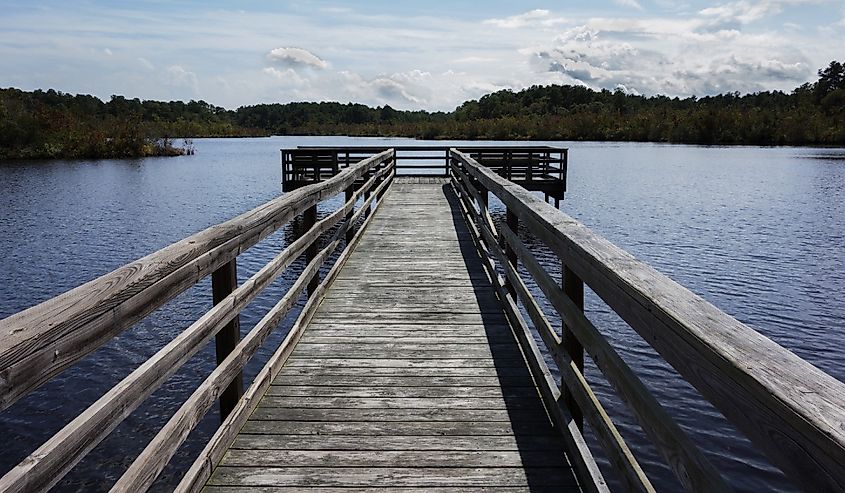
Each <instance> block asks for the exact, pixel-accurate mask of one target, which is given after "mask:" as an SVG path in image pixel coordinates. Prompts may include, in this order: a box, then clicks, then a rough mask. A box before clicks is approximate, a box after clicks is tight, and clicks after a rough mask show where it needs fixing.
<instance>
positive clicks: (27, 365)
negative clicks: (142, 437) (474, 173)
mask: <svg viewBox="0 0 845 493" xmlns="http://www.w3.org/2000/svg"><path fill="white" fill-rule="evenodd" d="M394 167H395V159H394V152H393V151H392V150H386V151H383V152H381V153H379V154H377V155H374V156H371V157H369V158H367V159H364V160H362V161H360V162H358V163H356V164H353V165H351V166H349V167H347V168H346V169H344V170H343V171H342V172H340V173H339V174H337V175H335V176H334V177H332V178H330V179H328V180H326V181H323V182H321V183H316V184H313V185H309V186H307V187H303V188H300V189H298V190H296V191H294V192H291V193H289V194H285V195H283V196H281V197H280V198H277V199H275V200H272V201H270V202H267V203H266V204H264V205H261V206H259V207H257V208H255V209H253V210H252V211H249V212H247V213H245V214H242V215H240V216H238V217H236V218H234V219H232V220H230V221H227V222H225V223H222V224H218V225H216V226H212V227H210V228H208V229H206V230H204V231H201V232H199V233H197V234H195V235H193V236H190V237H188V238H185V239H184V240H181V241H179V242H176V243H174V244H172V245H170V246H168V247H165V248H163V249H162V250H159V251H158V252H155V253H153V254H151V255H148V256H146V257H143V258H141V259H138V260H137V261H135V262H132V263H130V264H128V265H126V266H123V267H121V268H119V269H117V270H115V271H113V272H111V273H109V274H106V275H104V276H102V277H100V278H98V279H95V280H93V281H91V282H89V283H87V284H84V285H82V286H80V287H78V288H75V289H73V290H71V291H68V292H67V293H65V294H62V295H60V296H58V297H56V298H53V299H51V300H48V301H45V302H43V303H41V304H40V305H37V306H35V307H32V308H30V309H27V310H24V311H23V312H20V313H18V314H15V315H12V316H11V317H9V318H6V319H4V320H2V321H0V409H5V408H7V407H8V406H10V405H12V404H13V403H14V402H15V401H16V400H18V399H19V398H21V397H22V396H24V395H26V394H27V393H29V392H31V391H32V390H34V389H36V388H37V387H38V386H40V385H41V384H43V383H44V382H46V381H48V380H49V379H50V378H52V377H53V376H55V375H57V374H58V373H60V372H61V371H63V370H65V369H66V368H68V367H69V366H71V365H73V364H74V363H75V362H76V361H78V360H79V359H80V358H82V357H84V356H85V355H87V354H89V353H91V352H92V351H94V350H95V349H97V348H98V347H100V346H101V345H102V344H104V343H105V342H107V341H108V340H110V339H111V338H113V337H114V336H115V335H117V334H119V333H120V332H121V331H123V330H124V329H126V328H128V327H130V326H131V325H133V324H134V323H136V322H137V321H139V320H141V319H142V318H144V317H145V316H147V315H148V314H150V313H151V312H152V311H153V310H155V309H156V308H158V307H160V306H162V305H164V304H165V303H166V302H167V301H169V300H171V299H173V298H174V297H175V296H177V295H178V294H179V293H181V292H183V291H185V290H186V289H187V288H189V287H190V286H192V285H193V284H195V283H196V282H198V281H199V280H200V279H202V278H203V277H205V276H207V275H209V274H211V275H212V291H213V297H214V306H213V307H212V308H211V309H210V310H209V311H208V312H206V313H205V314H204V315H203V316H202V317H200V318H199V319H198V320H197V321H196V322H194V323H193V324H192V325H191V326H190V327H188V328H187V329H185V330H184V331H183V332H182V333H180V334H179V335H178V336H177V337H176V338H174V339H173V340H172V341H171V342H170V343H168V344H167V345H165V346H164V347H163V348H162V349H161V350H159V351H158V352H157V353H156V354H155V355H153V356H152V357H151V358H149V359H148V360H147V361H146V362H145V363H143V364H142V365H141V366H139V367H138V368H137V369H136V370H135V371H133V372H132V373H131V374H130V375H129V376H127V377H126V378H124V379H123V380H122V381H121V382H120V383H118V384H117V385H115V386H114V387H113V388H112V389H111V390H109V391H108V392H107V393H106V394H105V395H103V396H102V397H101V398H100V399H99V400H97V401H96V402H95V403H93V404H92V405H91V406H89V407H88V408H87V409H86V410H85V411H84V412H82V414H80V415H79V416H77V417H76V418H75V419H74V420H73V421H71V422H70V423H69V424H67V425H66V426H65V427H64V428H62V430H60V431H59V432H58V433H56V434H55V435H54V436H53V437H52V438H50V439H49V440H48V441H47V442H45V443H44V444H43V445H42V446H41V447H39V448H38V449H37V450H36V451H35V452H33V453H32V454H31V455H30V456H29V457H27V458H26V459H25V460H24V461H22V462H21V463H20V464H19V465H17V466H16V467H14V468H13V469H12V470H11V471H9V472H8V473H7V474H6V475H5V476H3V478H0V491H4V492H6V491H10V492H23V491H27V492H28V491H45V490H47V489H49V488H50V487H52V486H53V485H54V484H56V483H57V482H58V481H59V480H60V479H61V478H62V477H63V476H64V475H65V474H66V473H67V472H68V471H69V470H70V469H71V468H73V466H74V465H75V464H77V463H78V462H79V461H80V460H81V459H82V458H83V457H84V456H85V455H86V454H87V453H88V452H89V451H91V449H93V448H94V447H95V446H96V445H97V444H98V443H99V442H100V441H101V440H102V439H103V438H105V437H106V436H107V435H108V434H109V433H110V432H111V431H112V430H113V429H114V428H115V427H116V426H117V425H118V424H119V423H120V422H121V421H123V419H125V418H126V417H127V416H128V415H129V414H131V413H132V411H133V410H135V409H136V408H137V407H138V406H139V405H140V404H141V403H142V402H143V401H144V400H145V399H146V398H147V397H149V396H150V394H152V393H153V392H154V391H155V390H156V389H157V388H159V387H160V386H161V385H162V384H163V383H164V382H165V381H166V380H167V379H168V378H169V377H170V376H171V375H172V374H173V373H174V372H175V371H176V370H177V369H178V368H179V367H180V366H181V365H182V364H184V363H185V362H186V361H187V360H188V359H190V358H191V357H192V356H193V355H194V354H195V353H196V352H197V351H199V350H200V349H201V348H202V347H204V345H205V343H206V342H208V341H209V340H210V339H211V338H212V337H216V338H217V339H216V342H217V357H218V361H217V363H218V364H217V367H216V368H215V369H214V371H213V372H212V373H211V375H209V376H208V378H206V379H205V381H203V382H202V383H201V384H200V386H199V387H198V388H197V389H196V391H194V393H193V394H191V396H190V397H189V398H188V399H187V400H186V401H185V403H184V404H183V405H182V406H181V407H180V408H179V410H178V411H177V412H176V414H175V415H173V417H171V418H170V420H169V421H168V422H167V423H166V424H165V425H164V427H163V428H162V429H161V431H159V433H158V434H157V435H156V436H155V437H154V438H153V439H152V441H151V442H150V443H149V444H148V445H147V447H146V448H145V449H144V451H143V452H142V453H141V454H140V455H139V456H138V458H137V459H136V460H135V461H134V462H133V463H132V465H131V466H130V467H129V469H128V470H127V471H126V473H125V474H124V475H123V477H121V478H120V480H119V481H118V482H117V483H116V484H115V485H114V487H113V490H112V491H133V492H134V491H144V490H146V489H147V488H148V487H149V486H150V485H151V484H152V483H153V481H154V480H155V478H156V477H157V476H158V474H159V473H160V472H161V470H162V469H163V468H164V466H165V465H166V464H167V463H168V461H169V460H170V458H171V457H172V456H173V454H174V453H175V452H176V450H177V448H178V447H179V446H180V445H181V444H182V443H183V442H184V441H185V439H186V438H187V436H188V434H189V433H190V431H191V430H192V429H193V428H194V427H195V426H196V425H197V423H198V422H199V420H200V419H201V418H202V417H203V416H204V415H205V413H206V412H207V411H208V410H209V409H210V408H211V406H212V405H213V404H214V402H215V400H217V399H220V403H221V416H222V417H224V418H225V420H224V421H223V424H222V425H221V428H219V429H218V432H217V434H216V435H215V436H214V438H213V439H212V441H211V442H210V443H209V444H208V445H207V446H206V449H205V450H204V451H203V454H202V455H201V456H200V457H199V458H198V459H197V461H196V462H195V464H194V467H192V468H191V469H190V471H189V473H188V475H186V477H185V479H184V480H183V483H184V484H185V485H186V486H184V487H182V488H187V489H191V488H194V489H196V486H195V485H197V484H198V485H199V486H201V485H202V482H201V481H199V480H197V478H198V477H200V476H201V475H202V474H203V473H204V471H206V465H207V463H208V459H209V457H211V456H213V455H214V454H220V453H222V452H221V449H220V444H221V443H224V441H223V439H224V438H225V437H226V436H227V435H226V433H232V430H233V429H235V428H233V425H232V423H237V422H238V420H242V419H245V417H244V411H243V410H244V409H249V406H250V405H254V403H255V402H256V401H257V398H256V396H260V395H261V394H262V393H263V390H264V389H265V388H266V387H267V386H268V385H269V383H270V381H271V380H272V377H271V376H272V375H275V373H276V372H278V369H279V368H280V366H281V363H283V362H284V359H285V358H286V355H287V353H288V352H289V351H290V348H292V347H293V345H294V344H295V343H296V341H297V340H298V338H299V335H300V333H301V329H302V327H303V326H304V325H305V324H306V323H307V321H308V319H309V317H310V316H311V314H312V313H313V310H314V308H315V307H316V306H317V304H318V303H319V301H320V299H321V298H322V295H323V293H324V292H325V289H326V286H327V285H328V283H329V282H330V281H331V279H332V278H333V277H334V276H335V275H336V274H337V271H338V270H339V269H340V267H341V266H342V265H343V263H344V262H345V260H346V258H347V257H348V255H349V253H350V252H351V250H352V248H353V246H354V244H355V243H356V242H357V241H358V239H359V238H360V235H361V234H362V232H363V230H364V229H365V228H366V226H367V224H368V223H369V219H370V218H371V217H372V216H371V215H370V213H371V211H372V210H373V207H378V206H379V205H380V203H381V195H382V194H383V193H384V192H385V191H386V189H387V187H388V186H389V185H390V183H391V181H392V179H393V177H394V176H395V169H394ZM342 192H345V198H346V200H345V203H344V204H343V205H342V206H341V207H340V208H338V209H337V210H335V211H334V212H331V213H330V214H329V215H328V216H326V217H325V218H324V219H321V220H319V221H317V204H318V203H320V202H322V201H324V200H326V199H328V198H331V197H333V196H335V195H337V194H339V193H342ZM359 199H363V202H362V205H361V206H360V207H359V208H358V209H357V210H356V209H355V205H356V203H357V202H358V200H359ZM299 214H302V215H303V219H304V221H303V222H304V229H305V231H304V232H303V233H302V234H301V235H300V236H299V237H298V238H297V239H296V240H295V241H293V242H292V243H291V244H290V245H287V247H286V248H285V249H284V250H283V251H282V252H281V253H279V254H278V255H277V256H276V257H275V258H273V259H272V260H271V261H270V262H269V263H267V264H266V265H265V266H264V267H263V268H261V269H260V270H259V271H258V272H257V273H256V274H255V275H253V276H252V277H250V278H249V279H248V280H247V281H246V282H244V283H243V284H242V285H240V286H237V276H236V258H237V256H238V255H239V254H241V253H243V252H244V251H245V250H246V249H247V248H249V247H251V246H252V245H254V244H256V243H257V242H258V241H260V240H261V239H263V238H265V237H267V236H268V235H270V234H271V233H273V232H274V231H277V230H278V229H279V228H281V227H282V226H284V225H285V224H287V223H288V222H289V221H290V220H291V219H293V218H294V217H295V216H297V215H299ZM362 218H364V221H363V223H362V224H361V227H360V228H359V229H358V231H357V232H356V231H355V230H354V229H353V227H354V225H355V224H357V223H358V222H359V220H360V219H362ZM333 227H336V229H335V230H334V233H333V235H332V236H331V237H330V239H328V242H327V245H326V246H325V247H324V248H322V249H321V250H319V251H318V245H319V244H318V240H319V239H320V238H321V236H322V235H324V234H325V233H327V232H329V231H330V230H331V229H332V228H333ZM344 240H345V243H346V246H345V248H344V250H343V251H342V253H341V254H340V256H339V258H338V260H337V261H336V262H335V263H334V266H333V267H332V269H331V270H330V271H329V274H328V276H327V278H326V279H325V280H323V281H322V282H320V279H319V272H320V267H321V266H322V265H323V264H324V263H325V262H326V261H327V260H329V259H330V257H331V256H332V254H333V253H334V252H335V251H336V250H337V248H338V246H339V245H340V244H341V243H342V242H344ZM303 254H304V256H305V259H306V264H307V265H306V266H305V267H304V269H303V271H302V272H301V273H300V275H299V277H298V278H297V280H296V281H295V282H294V283H293V285H292V286H291V288H290V289H289V290H288V291H287V293H286V294H285V295H284V296H283V297H282V298H281V299H280V300H279V301H278V302H277V303H276V305H275V306H273V307H272V308H271V309H270V311H268V312H267V314H266V315H265V316H264V317H263V318H262V319H261V320H260V321H259V322H258V323H257V324H256V326H255V327H254V328H253V329H252V330H251V331H250V332H249V333H248V334H247V335H246V336H245V337H244V338H243V339H242V340H241V339H240V334H239V328H238V315H239V313H240V312H241V310H243V309H244V308H245V307H246V306H247V305H248V304H249V303H250V302H251V301H252V300H254V299H255V298H256V296H258V295H259V294H260V293H261V292H262V290H264V289H265V288H266V287H267V286H269V285H270V284H271V283H272V282H273V280H275V279H276V278H278V276H279V275H280V274H282V273H283V272H284V271H285V269H287V268H288V267H289V266H290V265H291V264H292V263H293V262H294V261H295V260H296V259H297V258H298V257H300V256H301V255H303ZM304 290H307V291H308V294H309V299H308V302H307V303H306V305H305V308H303V310H302V312H301V313H300V315H299V318H298V319H297V320H296V322H295V323H294V326H293V328H292V329H291V330H290V332H289V333H288V335H287V336H286V337H285V339H284V341H283V342H282V343H281V346H280V347H279V348H278V349H277V351H276V353H275V354H274V355H273V356H272V357H271V359H270V362H269V363H268V364H267V365H266V366H265V367H264V369H263V370H262V371H261V372H260V373H259V374H258V376H257V377H256V378H255V380H254V381H253V383H252V385H251V386H250V387H249V389H247V392H246V394H245V395H243V396H242V395H241V393H242V390H241V384H239V380H240V378H241V376H240V375H241V374H242V371H243V368H244V366H245V365H246V363H247V361H248V360H249V359H250V358H251V357H252V356H253V355H254V354H255V352H256V351H257V350H258V349H259V347H260V346H261V344H262V343H263V342H264V341H265V339H266V338H267V337H268V335H269V334H270V333H271V332H272V330H273V329H274V328H275V327H276V326H277V325H278V324H279V322H280V321H281V320H282V318H283V317H284V316H285V314H286V313H288V312H289V311H290V310H291V309H292V308H293V307H294V306H295V304H296V302H297V300H298V299H299V298H300V297H301V294H302V292H303V291H304ZM238 429H239V427H238ZM235 431H236V430H235ZM221 437H222V438H221ZM191 485H194V486H191Z"/></svg>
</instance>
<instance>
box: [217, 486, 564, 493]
mask: <svg viewBox="0 0 845 493" xmlns="http://www.w3.org/2000/svg"><path fill="white" fill-rule="evenodd" d="M203 491H205V492H207V493H300V492H301V491H303V489H302V487H301V486H292V487H285V486H231V485H230V486H206V487H205V489H204V490H203ZM305 491H308V492H309V493H374V492H377V493H382V492H384V491H385V488H380V487H378V486H376V487H371V488H367V487H361V488H350V487H342V488H332V487H321V486H317V487H314V486H311V487H309V488H308V489H307V490H305ZM390 491H392V492H396V493H408V492H418V491H420V489H419V488H417V487H398V486H392V487H391V488H390ZM562 491H567V490H562V489H561V487H560V486H538V485H531V486H471V487H456V486H447V487H437V486H434V487H433V486H427V487H426V488H425V492H426V493H561V492H562ZM571 491H580V489H579V488H573V489H572V490H571Z"/></svg>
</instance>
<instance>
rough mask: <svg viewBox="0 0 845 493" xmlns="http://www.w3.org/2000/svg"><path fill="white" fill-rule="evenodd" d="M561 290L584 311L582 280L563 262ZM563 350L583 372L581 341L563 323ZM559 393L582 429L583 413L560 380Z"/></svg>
mask: <svg viewBox="0 0 845 493" xmlns="http://www.w3.org/2000/svg"><path fill="white" fill-rule="evenodd" d="M562 277H563V279H562V282H563V291H564V293H566V295H567V296H568V297H569V299H570V300H572V302H573V303H575V306H577V307H578V309H579V310H581V311H582V312H583V311H584V281H582V280H581V279H580V278H579V277H578V276H577V275H575V273H574V272H572V271H571V270H570V269H569V267H567V266H566V265H565V264H564V265H563V275H562ZM563 350H564V351H566V353H567V354H568V355H569V357H570V358H572V361H573V362H574V363H575V366H577V367H578V369H579V370H580V371H581V373H583V372H584V347H583V346H581V343H580V342H579V341H578V338H576V337H575V334H574V333H572V331H571V330H570V329H569V328H568V327H566V325H565V324H564V326H563ZM561 394H562V395H563V396H564V403H565V404H566V407H567V408H568V409H569V412H570V413H571V414H572V419H573V420H575V423H576V424H577V425H578V428H579V429H581V430H583V429H584V413H583V412H582V411H581V408H579V407H578V403H577V402H576V401H575V398H574V397H573V396H572V393H571V392H569V391H568V389H567V388H566V385H565V384H564V383H563V382H561Z"/></svg>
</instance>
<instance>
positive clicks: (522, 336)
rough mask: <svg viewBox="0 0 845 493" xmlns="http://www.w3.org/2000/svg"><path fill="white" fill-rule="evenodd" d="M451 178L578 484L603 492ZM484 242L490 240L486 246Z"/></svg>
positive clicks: (468, 204)
mask: <svg viewBox="0 0 845 493" xmlns="http://www.w3.org/2000/svg"><path fill="white" fill-rule="evenodd" d="M453 177H454V179H453V181H452V185H453V186H454V187H456V188H454V189H453V190H454V191H455V193H456V194H457V195H458V196H459V204H460V209H461V213H462V214H463V215H464V218H465V219H466V221H467V225H468V229H469V230H470V231H471V232H472V233H471V234H472V238H473V244H474V245H475V248H476V249H477V251H478V252H479V254H480V255H481V258H482V259H483V265H484V268H485V270H486V271H487V273H488V275H489V276H490V278H491V279H492V283H493V287H494V289H495V290H496V293H497V294H498V297H499V299H500V300H501V302H502V305H503V307H504V310H505V313H506V315H507V318H508V320H510V322H511V324H512V326H513V327H514V333H515V335H516V337H517V338H518V340H519V344H520V346H521V347H522V349H523V351H524V354H525V357H526V361H527V363H528V365H529V367H530V368H531V373H532V376H533V378H534V381H535V382H536V383H537V388H538V390H539V393H540V395H541V398H542V400H543V401H544V403H545V405H546V409H547V410H548V412H549V416H550V418H551V419H552V422H553V423H554V425H555V427H556V428H557V429H558V430H559V432H560V434H561V436H562V437H563V438H564V443H566V448H567V450H568V451H569V453H570V457H571V458H572V464H573V466H574V468H575V470H576V471H577V474H578V477H579V478H580V479H581V484H582V487H583V488H584V489H585V490H586V491H591V492H597V493H598V492H602V493H603V492H607V491H609V489H608V487H607V484H606V483H605V481H604V477H603V475H602V473H601V471H600V470H599V467H598V464H597V463H596V461H595V460H594V459H593V456H592V453H591V452H590V449H589V448H588V446H587V443H586V441H585V440H584V437H583V435H582V434H581V430H580V428H579V427H578V426H577V423H576V422H575V421H574V420H573V419H572V416H571V415H570V414H569V411H568V410H567V409H566V408H565V407H564V406H561V405H560V399H561V393H560V389H559V388H558V386H557V384H556V383H555V380H554V378H553V377H552V375H551V372H550V370H549V368H548V365H546V362H545V360H544V358H543V355H542V353H541V352H540V349H539V348H538V347H537V344H536V342H535V341H534V336H533V335H532V334H531V330H530V328H529V327H528V324H527V323H526V322H525V320H524V318H523V317H522V314H521V312H520V310H519V307H518V306H517V304H516V300H515V299H514V297H513V296H512V295H511V293H510V291H509V290H508V289H507V287H506V281H505V279H504V278H502V277H501V276H500V275H499V273H498V271H497V270H496V267H495V265H494V263H493V260H492V258H493V256H494V255H495V254H494V253H493V252H491V248H498V245H497V244H496V242H495V241H493V240H494V238H492V234H491V232H490V231H486V227H485V226H484V224H483V222H482V221H481V220H480V218H479V216H478V213H477V211H475V209H474V206H473V204H472V201H471V200H470V198H469V194H468V193H467V192H466V188H465V187H463V183H462V182H461V178H460V175H459V174H458V175H457V176H455V175H453ZM485 231H486V234H485ZM487 241H490V243H489V245H490V246H489V247H488V243H487Z"/></svg>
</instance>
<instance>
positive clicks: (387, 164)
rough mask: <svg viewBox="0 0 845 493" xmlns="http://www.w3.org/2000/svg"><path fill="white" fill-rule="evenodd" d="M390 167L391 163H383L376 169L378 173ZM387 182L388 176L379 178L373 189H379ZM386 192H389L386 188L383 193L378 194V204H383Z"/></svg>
mask: <svg viewBox="0 0 845 493" xmlns="http://www.w3.org/2000/svg"><path fill="white" fill-rule="evenodd" d="M389 165H390V163H389V162H385V163H382V164H380V165H378V168H376V170H377V171H382V170H383V169H385V168H387V167H388V166H389ZM386 180H387V175H382V177H381V178H379V179H378V180H376V183H374V184H373V187H379V186H381V184H382V183H384V182H385V181H386ZM386 192H387V188H386V187H385V188H383V189H382V190H381V192H379V193H377V194H376V201H377V202H381V198H382V197H384V194H385V193H386Z"/></svg>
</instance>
